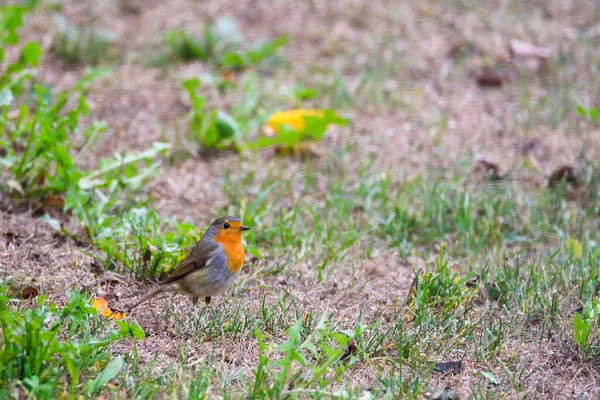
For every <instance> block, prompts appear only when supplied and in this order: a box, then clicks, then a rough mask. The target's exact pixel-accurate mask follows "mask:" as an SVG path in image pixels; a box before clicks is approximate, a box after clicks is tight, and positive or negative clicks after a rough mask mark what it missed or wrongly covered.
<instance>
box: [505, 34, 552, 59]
mask: <svg viewBox="0 0 600 400" xmlns="http://www.w3.org/2000/svg"><path fill="white" fill-rule="evenodd" d="M508 51H509V52H510V55H511V57H512V58H521V59H527V58H535V59H538V60H547V59H548V58H550V57H551V56H552V50H550V49H549V48H547V47H538V46H534V45H532V44H530V43H527V42H523V41H521V40H518V39H511V41H510V44H509V46H508Z"/></svg>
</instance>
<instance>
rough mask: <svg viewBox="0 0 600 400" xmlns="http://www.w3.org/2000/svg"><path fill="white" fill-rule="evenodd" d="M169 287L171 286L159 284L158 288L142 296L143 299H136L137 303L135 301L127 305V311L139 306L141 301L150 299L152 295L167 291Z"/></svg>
mask: <svg viewBox="0 0 600 400" xmlns="http://www.w3.org/2000/svg"><path fill="white" fill-rule="evenodd" d="M170 289H171V288H170V287H169V285H165V286H161V287H160V288H159V289H157V290H155V291H154V292H152V293H150V294H149V295H148V296H146V297H144V298H143V299H141V300H140V301H138V302H137V303H135V304H134V305H132V306H131V307H129V309H128V310H127V312H129V311H131V310H133V309H134V308H136V307H137V306H139V305H140V304H142V303H143V302H145V301H148V300H150V299H151V298H153V297H154V296H157V295H159V294H161V293H164V292H167V291H169V290H170Z"/></svg>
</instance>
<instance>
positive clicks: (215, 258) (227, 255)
mask: <svg viewBox="0 0 600 400" xmlns="http://www.w3.org/2000/svg"><path fill="white" fill-rule="evenodd" d="M248 229H250V228H248V227H247V226H243V225H242V221H240V220H239V219H238V218H236V217H231V216H229V217H221V218H219V219H217V220H215V221H214V222H213V223H212V224H211V225H210V228H208V230H207V231H206V232H205V233H204V235H202V238H200V241H199V242H198V243H196V245H194V247H192V250H191V251H190V254H189V255H188V256H187V257H186V258H185V259H184V260H183V261H182V262H181V263H180V264H179V265H178V266H177V268H176V269H175V271H173V273H172V274H171V275H170V276H169V278H168V279H167V280H166V281H165V282H163V283H162V284H161V287H160V288H159V289H158V290H156V291H154V292H152V293H150V294H149V295H148V296H146V297H144V298H143V299H142V300H140V301H138V302H137V303H136V304H134V305H133V306H131V307H130V308H129V311H131V310H132V309H134V308H135V307H137V306H138V305H140V304H142V303H143V302H145V301H147V300H149V299H151V298H153V297H154V296H156V295H159V294H161V293H165V292H179V293H185V294H187V295H188V296H190V297H191V298H192V301H193V303H194V304H196V303H198V299H199V298H202V297H203V298H204V301H205V302H206V304H209V303H210V299H211V297H212V296H215V295H217V294H219V293H220V292H222V291H223V290H224V289H227V288H228V287H229V285H231V283H232V282H233V280H234V278H235V274H236V273H237V272H238V271H239V270H240V268H242V265H244V255H245V253H244V245H243V244H242V232H243V231H247V230H248Z"/></svg>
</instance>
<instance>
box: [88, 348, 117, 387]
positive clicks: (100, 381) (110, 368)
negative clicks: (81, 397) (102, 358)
mask: <svg viewBox="0 0 600 400" xmlns="http://www.w3.org/2000/svg"><path fill="white" fill-rule="evenodd" d="M124 366H125V360H124V359H123V357H121V356H119V357H117V358H115V359H114V360H113V361H111V362H110V364H108V365H107V366H106V368H104V369H103V370H102V372H100V374H98V376H97V377H96V378H95V379H94V380H92V381H90V382H89V383H88V387H87V394H88V396H90V395H92V394H94V393H96V392H97V391H98V390H100V389H102V387H103V386H104V385H106V384H107V383H108V382H110V381H112V380H113V379H115V378H116V377H117V375H118V374H119V372H121V370H122V369H123V367H124Z"/></svg>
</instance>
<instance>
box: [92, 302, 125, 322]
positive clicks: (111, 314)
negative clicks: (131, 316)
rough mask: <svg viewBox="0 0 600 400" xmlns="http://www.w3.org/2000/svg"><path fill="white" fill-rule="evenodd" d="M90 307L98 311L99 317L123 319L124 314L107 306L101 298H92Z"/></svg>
mask: <svg viewBox="0 0 600 400" xmlns="http://www.w3.org/2000/svg"><path fill="white" fill-rule="evenodd" d="M92 307H94V308H95V309H96V310H98V311H100V315H102V316H103V317H105V318H110V319H123V318H125V315H127V314H125V313H124V312H122V311H117V310H113V309H111V308H110V307H109V306H108V301H107V300H106V299H104V298H102V297H94V298H93V299H92Z"/></svg>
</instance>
